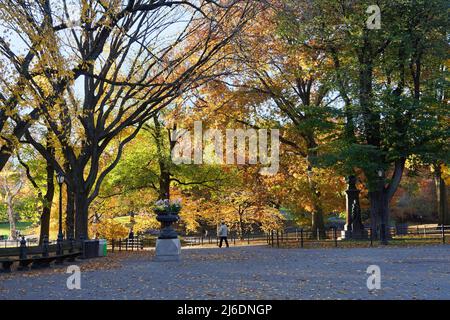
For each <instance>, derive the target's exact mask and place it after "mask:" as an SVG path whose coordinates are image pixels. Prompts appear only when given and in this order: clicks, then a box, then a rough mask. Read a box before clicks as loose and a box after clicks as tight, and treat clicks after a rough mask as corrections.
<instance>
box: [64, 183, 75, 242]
mask: <svg viewBox="0 0 450 320" xmlns="http://www.w3.org/2000/svg"><path fill="white" fill-rule="evenodd" d="M66 198H67V202H66V235H67V239H70V238H74V237H75V206H74V202H75V196H74V193H73V191H72V188H71V187H69V185H68V184H66Z"/></svg>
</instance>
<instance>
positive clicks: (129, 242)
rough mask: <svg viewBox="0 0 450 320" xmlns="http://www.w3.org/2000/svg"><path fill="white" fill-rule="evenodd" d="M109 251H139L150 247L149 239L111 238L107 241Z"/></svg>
mask: <svg viewBox="0 0 450 320" xmlns="http://www.w3.org/2000/svg"><path fill="white" fill-rule="evenodd" d="M108 243H109V249H110V250H111V252H115V251H119V252H121V251H140V250H144V248H148V247H151V245H152V244H151V239H144V238H139V237H136V238H133V239H112V240H110V241H109V242H108Z"/></svg>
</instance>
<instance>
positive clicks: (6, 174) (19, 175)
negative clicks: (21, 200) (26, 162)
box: [0, 164, 25, 240]
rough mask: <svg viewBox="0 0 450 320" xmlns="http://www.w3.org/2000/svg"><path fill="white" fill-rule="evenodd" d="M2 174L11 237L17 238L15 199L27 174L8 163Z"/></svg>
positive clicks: (0, 189)
mask: <svg viewBox="0 0 450 320" xmlns="http://www.w3.org/2000/svg"><path fill="white" fill-rule="evenodd" d="M5 169H6V170H3V171H2V172H1V173H0V174H1V176H0V178H1V185H0V186H1V188H0V193H1V195H2V197H3V200H4V202H5V204H6V207H7V211H8V220H9V239H12V240H16V239H17V232H16V213H15V211H14V206H15V200H16V197H17V196H18V194H19V193H20V191H21V190H22V187H23V185H24V182H25V176H24V174H23V172H20V171H17V168H14V167H13V165H11V164H7V165H6V167H5Z"/></svg>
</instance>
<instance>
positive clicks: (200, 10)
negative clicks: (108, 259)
mask: <svg viewBox="0 0 450 320" xmlns="http://www.w3.org/2000/svg"><path fill="white" fill-rule="evenodd" d="M250 3H251V2H249V1H233V2H232V3H230V4H229V5H219V4H218V3H215V2H211V1H201V2H199V3H198V4H193V3H191V2H189V1H183V2H180V3H175V2H170V1H159V2H153V1H139V2H136V1H126V2H125V1H124V2H123V3H122V2H121V3H120V5H118V4H119V3H117V1H110V2H104V1H94V2H93V3H89V4H88V3H87V2H85V1H84V0H83V1H81V2H80V3H78V4H76V5H75V9H80V10H79V18H80V19H78V20H79V26H78V27H76V28H70V29H64V30H63V31H62V32H61V33H60V34H59V33H58V34H56V33H55V32H53V37H54V40H55V44H56V45H57V46H56V48H54V51H55V52H54V55H55V57H54V61H53V62H54V64H56V62H55V61H57V62H58V63H59V65H57V66H56V67H47V66H46V65H45V66H43V65H41V66H39V68H44V70H45V71H46V72H45V76H44V78H43V79H42V82H44V83H45V84H46V85H47V86H48V87H49V90H48V91H49V93H48V95H47V97H46V99H45V100H42V101H40V105H39V110H40V114H41V115H42V125H44V126H45V127H46V128H47V131H49V132H51V133H52V134H53V135H54V136H55V137H56V146H55V148H56V149H60V150H61V152H60V153H59V152H58V153H57V155H56V156H52V155H51V154H49V153H48V152H46V150H45V148H44V146H43V145H42V144H40V143H39V138H38V137H37V136H36V133H35V132H34V131H33V128H31V129H29V130H28V131H27V132H26V133H25V135H26V140H27V141H28V143H31V144H32V145H33V146H34V147H35V148H36V149H37V150H38V151H39V152H40V153H41V154H42V155H43V156H44V157H45V158H46V159H47V160H48V161H51V162H52V164H53V165H54V167H55V168H56V170H58V171H61V172H65V175H66V181H67V186H68V188H69V189H70V190H71V192H72V193H73V197H74V203H75V233H76V236H77V237H80V236H83V237H86V236H87V225H88V207H89V204H90V203H92V201H93V200H94V199H95V198H96V197H97V195H98V193H99V190H100V186H101V183H102V181H103V180H104V178H105V177H106V175H107V174H108V173H109V172H110V171H111V170H112V169H113V168H114V167H115V166H116V165H117V163H118V162H119V160H120V156H121V154H122V151H123V148H124V146H125V145H126V144H127V143H128V142H129V141H131V140H132V139H133V138H134V137H136V135H137V134H138V133H139V131H140V130H141V128H142V125H143V124H144V123H145V122H146V121H147V120H149V119H151V118H152V117H153V116H154V114H155V113H156V112H158V110H160V109H162V108H164V107H166V106H167V105H169V104H170V103H172V102H173V101H175V100H176V99H177V98H178V97H179V96H181V95H182V94H183V93H184V92H186V91H188V90H189V89H190V88H191V87H193V86H197V85H200V84H201V83H203V82H204V81H206V80H207V79H208V77H210V76H211V75H210V74H208V72H207V69H206V70H205V69H203V67H205V66H206V63H207V62H208V61H210V60H212V59H213V58H214V59H219V60H220V56H218V53H219V52H220V50H221V48H222V47H223V46H224V45H225V44H226V43H227V41H228V40H229V39H230V37H232V36H233V35H234V34H235V33H236V32H237V31H238V30H239V29H240V28H241V27H242V24H244V23H245V22H246V19H247V18H246V15H247V12H248V11H249V10H250V8H251V6H250ZM188 8H189V10H188ZM39 9H42V8H40V7H39ZM46 9H47V11H49V12H51V17H52V18H54V19H52V20H57V19H58V20H61V21H65V19H64V18H65V15H66V14H67V11H68V8H66V7H63V8H61V7H59V6H57V5H55V6H54V7H53V6H52V3H46ZM18 10H22V8H21V7H20V6H19V7H18ZM23 10H24V11H26V10H28V8H27V9H23ZM41 11H42V10H41ZM41 11H39V10H38V12H41ZM199 15H202V16H207V17H209V19H207V20H202V22H201V23H199V22H198V19H197V17H198V16H199ZM183 21H187V23H186V22H183ZM224 21H226V22H227V23H228V24H232V25H233V27H230V29H229V32H226V33H223V32H222V28H221V27H220V26H221V24H222V23H223V22H224ZM176 25H178V26H180V25H181V27H180V28H179V29H180V30H178V31H177V32H174V31H173V29H174V26H176ZM18 27H21V26H20V25H19V26H18ZM53 29H54V28H51V30H53ZM51 30H50V32H51ZM22 32H24V33H26V32H27V29H26V28H23V30H22ZM194 33H195V39H193V38H194ZM164 34H167V35H168V37H166V38H165V39H168V40H165V41H163V40H162V35H164ZM199 35H200V36H199ZM188 40H189V41H188ZM77 81H79V82H80V81H81V82H82V83H83V84H84V87H82V88H81V87H80V86H78V87H77V85H76V84H77ZM77 91H81V94H80V93H79V94H77ZM51 97H57V99H51ZM117 137H119V138H120V140H119V141H117V140H115V138H117ZM115 142H117V143H118V146H117V148H116V153H115V155H112V154H109V152H108V151H110V150H111V146H112V143H115ZM102 157H103V159H104V158H109V159H110V161H109V164H108V165H107V166H105V168H104V170H100V165H99V164H100V160H101V158H102ZM61 160H62V161H61ZM68 220H69V221H70V220H71V219H68ZM72 229H73V227H71V228H70V230H69V231H68V235H69V236H70V235H71V233H72V232H73V231H72Z"/></svg>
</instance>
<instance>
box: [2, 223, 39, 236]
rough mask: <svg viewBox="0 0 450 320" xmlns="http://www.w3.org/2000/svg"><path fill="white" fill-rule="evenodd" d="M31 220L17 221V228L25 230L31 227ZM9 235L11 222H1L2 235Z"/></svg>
mask: <svg viewBox="0 0 450 320" xmlns="http://www.w3.org/2000/svg"><path fill="white" fill-rule="evenodd" d="M31 225H32V223H31V222H26V221H24V222H22V221H21V222H17V223H16V229H17V230H19V231H24V230H25V229H28V228H29V227H31ZM8 235H9V223H0V236H8Z"/></svg>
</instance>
